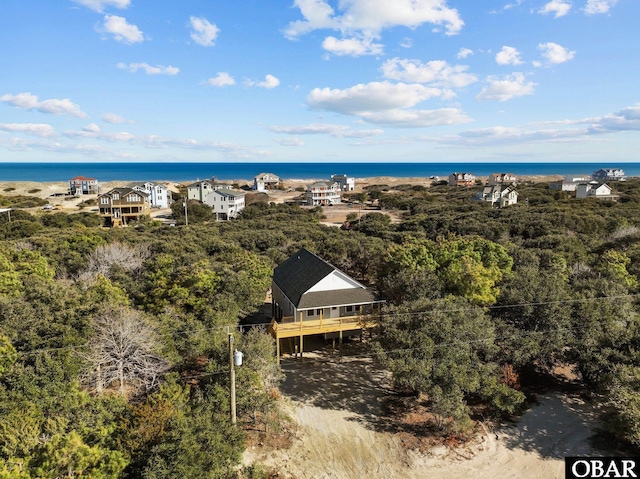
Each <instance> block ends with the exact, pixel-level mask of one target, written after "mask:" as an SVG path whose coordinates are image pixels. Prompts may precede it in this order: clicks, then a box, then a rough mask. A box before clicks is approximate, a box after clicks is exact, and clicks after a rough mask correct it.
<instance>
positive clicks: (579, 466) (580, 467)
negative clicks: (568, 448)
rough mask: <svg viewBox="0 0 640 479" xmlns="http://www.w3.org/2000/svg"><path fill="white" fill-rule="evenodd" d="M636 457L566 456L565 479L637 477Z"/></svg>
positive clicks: (638, 462)
mask: <svg viewBox="0 0 640 479" xmlns="http://www.w3.org/2000/svg"><path fill="white" fill-rule="evenodd" d="M638 464H640V458H637V457H567V458H565V460H564V470H565V477H566V478H567V479H576V478H578V479H583V478H584V479H592V478H630V477H638Z"/></svg>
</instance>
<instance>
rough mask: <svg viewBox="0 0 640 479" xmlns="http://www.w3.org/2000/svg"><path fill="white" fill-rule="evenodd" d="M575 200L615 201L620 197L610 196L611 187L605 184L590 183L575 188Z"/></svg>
mask: <svg viewBox="0 0 640 479" xmlns="http://www.w3.org/2000/svg"><path fill="white" fill-rule="evenodd" d="M576 198H581V199H582V198H598V199H601V200H609V201H617V200H618V198H620V197H619V196H618V195H614V194H612V193H611V187H610V186H609V185H607V184H606V183H598V182H597V181H590V182H588V183H580V184H579V185H578V187H577V188H576Z"/></svg>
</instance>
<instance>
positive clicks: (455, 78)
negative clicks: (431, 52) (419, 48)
mask: <svg viewBox="0 0 640 479" xmlns="http://www.w3.org/2000/svg"><path fill="white" fill-rule="evenodd" d="M468 68H469V67H467V66H465V65H449V64H448V63H447V62H446V61H444V60H433V61H430V62H427V63H421V62H420V61H419V60H404V59H400V58H392V59H390V60H387V61H386V62H384V63H383V65H382V67H381V70H382V73H383V75H384V76H385V78H389V79H391V80H399V81H405V82H412V83H428V84H432V85H434V86H443V87H453V88H462V87H465V86H467V85H470V84H472V83H474V82H476V81H478V79H477V78H476V77H475V75H472V74H470V73H467V70H468Z"/></svg>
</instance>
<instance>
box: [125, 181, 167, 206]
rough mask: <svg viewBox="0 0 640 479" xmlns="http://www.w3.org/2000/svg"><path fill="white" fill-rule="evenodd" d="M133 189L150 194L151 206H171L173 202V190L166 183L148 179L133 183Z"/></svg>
mask: <svg viewBox="0 0 640 479" xmlns="http://www.w3.org/2000/svg"><path fill="white" fill-rule="evenodd" d="M131 189H133V190H136V191H141V192H143V193H146V194H148V195H149V204H150V205H151V208H169V207H170V206H171V203H173V197H172V196H171V191H170V190H169V188H167V186H166V185H162V184H160V183H152V182H150V181H148V182H146V183H140V184H135V185H132V186H131Z"/></svg>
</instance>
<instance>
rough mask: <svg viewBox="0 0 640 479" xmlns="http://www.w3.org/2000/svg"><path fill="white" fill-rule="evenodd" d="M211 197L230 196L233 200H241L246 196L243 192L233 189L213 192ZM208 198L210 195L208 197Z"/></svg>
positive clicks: (221, 189)
mask: <svg viewBox="0 0 640 479" xmlns="http://www.w3.org/2000/svg"><path fill="white" fill-rule="evenodd" d="M209 195H220V196H230V197H232V198H239V197H241V196H245V193H244V192H242V191H234V190H232V189H231V188H220V189H219V190H213V191H212V192H211V193H209ZM207 196H208V195H207Z"/></svg>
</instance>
